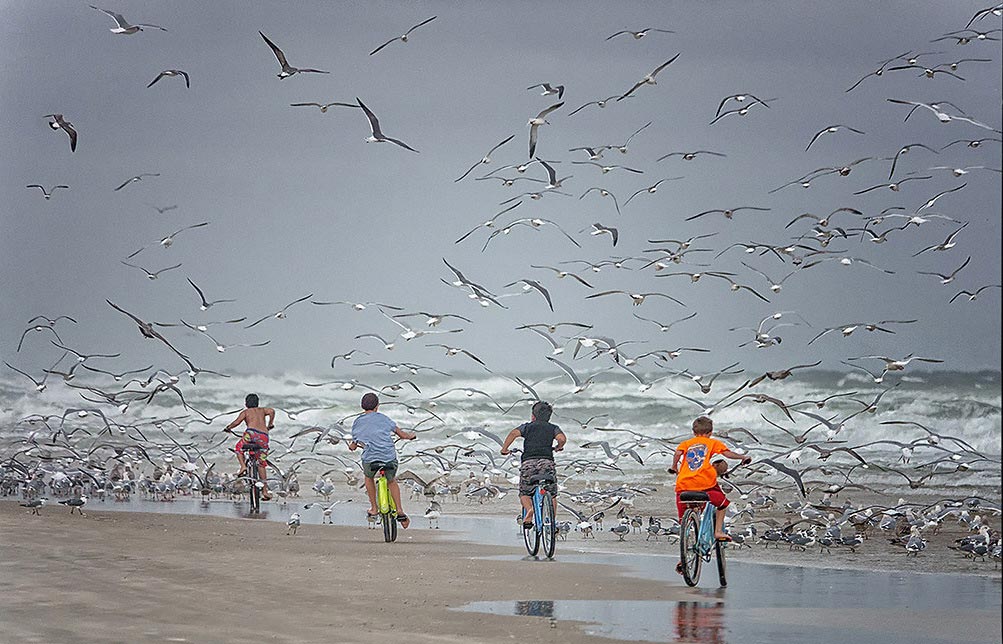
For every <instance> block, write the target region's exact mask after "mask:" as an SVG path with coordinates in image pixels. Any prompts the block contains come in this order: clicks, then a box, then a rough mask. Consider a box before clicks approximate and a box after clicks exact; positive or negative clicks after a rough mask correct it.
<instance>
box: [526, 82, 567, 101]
mask: <svg viewBox="0 0 1003 644" xmlns="http://www.w3.org/2000/svg"><path fill="white" fill-rule="evenodd" d="M537 87H542V88H543V91H542V92H540V96H553V95H554V94H557V100H561V98H562V97H563V96H564V85H556V86H554V87H551V86H550V83H538V84H536V85H530V86H529V87H527V88H526V89H527V90H531V89H536V88H537Z"/></svg>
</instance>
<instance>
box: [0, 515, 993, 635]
mask: <svg viewBox="0 0 1003 644" xmlns="http://www.w3.org/2000/svg"><path fill="white" fill-rule="evenodd" d="M217 503H219V504H225V505H228V506H232V505H233V504H232V503H229V502H226V501H218V502H217ZM163 505H165V506H166V505H170V504H163ZM110 507H112V504H107V505H104V506H102V505H101V504H100V503H94V504H89V505H88V507H87V508H86V510H85V511H86V514H85V516H78V515H70V514H69V512H68V511H67V510H66V508H64V507H62V506H55V505H50V506H46V507H44V508H43V509H42V516H31V515H30V514H29V513H28V511H27V510H26V509H24V508H21V507H19V506H17V505H16V503H14V502H12V501H3V502H0V535H3V538H2V546H3V552H4V556H3V558H2V561H0V587H2V588H3V592H2V593H0V633H2V634H3V635H2V636H0V641H3V642H46V643H50V642H51V643H67V644H72V643H77V642H185V641H188V642H236V641H244V640H247V639H257V640H261V641H269V642H330V641H338V642H383V641H387V640H388V639H389V638H393V639H394V640H397V641H402V642H457V641H476V642H489V643H490V642H511V641H513V640H522V639H529V640H538V639H539V638H541V637H551V636H552V637H554V638H557V639H559V641H562V642H609V641H611V638H612V640H614V641H635V640H637V639H644V638H647V639H652V640H654V641H694V642H695V641H701V642H707V641H709V642H716V643H724V642H732V643H734V642H747V641H757V637H760V636H762V635H763V634H764V633H770V634H771V638H772V639H773V640H774V641H777V642H793V641H799V638H801V637H803V633H804V632H805V630H806V629H808V630H810V629H812V628H814V627H815V625H816V624H828V628H840V627H842V626H847V625H848V624H852V628H856V629H864V630H863V631H861V633H862V635H861V636H867V637H891V639H886V640H881V639H877V640H871V639H866V637H865V638H864V639H860V640H859V641H895V642H898V641H917V642H918V641H922V642H938V643H939V642H953V641H992V637H994V635H993V634H997V635H998V633H999V627H1000V612H999V610H998V601H995V602H994V600H993V597H994V596H995V597H997V598H998V596H999V576H998V573H996V574H995V580H992V579H978V580H977V581H975V580H973V578H972V577H966V576H960V575H937V574H934V575H925V576H923V577H916V576H910V575H908V574H907V573H894V572H889V573H887V574H886V573H880V572H879V573H877V574H878V575H881V576H880V577H877V576H873V575H874V573H866V572H863V571H862V570H857V571H840V570H836V568H837V567H843V566H844V565H845V564H846V558H845V557H844V556H843V555H835V556H834V557H833V558H828V559H822V558H820V557H815V556H810V557H806V556H805V555H804V554H803V553H801V556H800V557H798V556H794V555H790V553H788V552H787V551H786V550H782V551H780V552H781V554H777V553H776V551H773V550H770V551H769V552H770V555H769V556H762V555H759V551H760V550H761V549H760V548H757V551H756V553H755V556H756V558H755V560H756V561H760V562H762V561H766V562H773V563H782V564H784V565H779V566H762V565H758V564H745V565H743V564H742V563H736V564H735V566H734V567H732V568H731V569H730V571H729V577H734V580H733V583H732V584H731V585H730V586H729V588H728V589H727V591H726V592H723V591H721V590H719V589H716V585H717V584H716V582H715V583H710V582H708V583H704V584H701V587H700V588H697V589H688V588H686V587H684V586H682V584H681V582H680V581H679V580H677V579H674V576H673V575H668V574H667V573H664V571H662V572H661V573H659V574H660V575H661V576H660V577H658V576H657V575H656V576H655V578H653V579H646V578H642V577H641V574H642V571H640V570H638V569H636V566H637V561H640V560H639V559H637V556H641V557H646V558H647V561H648V562H657V565H658V566H659V568H665V570H668V568H666V566H667V565H668V564H670V563H671V561H669V559H668V558H667V557H666V558H665V559H664V560H663V557H660V556H658V555H662V556H664V555H666V554H671V552H674V548H672V547H669V546H666V544H665V543H664V542H662V543H660V544H656V543H654V542H651V541H645V540H643V538H642V537H637V538H634V539H632V540H631V541H627V542H616V543H614V542H611V541H609V538H608V535H607V538H606V539H600V540H598V541H594V542H588V543H586V542H583V540H581V539H580V538H576V535H572V536H571V537H569V539H568V540H567V541H562V542H560V544H559V548H560V550H559V556H558V559H557V560H556V561H554V562H544V561H532V560H527V559H525V558H524V557H525V551H524V550H522V549H521V548H518V547H515V544H516V543H517V542H516V541H515V535H514V531H513V536H512V539H513V546H500V545H480V544H476V543H470V542H467V541H463V540H460V538H459V536H460V535H459V534H458V533H455V532H452V531H446V530H441V531H435V530H428V529H425V528H422V527H420V526H421V523H420V521H421V520H420V519H418V520H417V521H416V523H415V526H413V527H412V528H411V529H409V530H406V531H402V532H401V534H400V537H399V539H398V541H397V542H396V543H394V544H389V545H388V544H385V543H383V541H382V535H381V533H379V532H377V531H373V530H368V529H367V528H365V527H364V526H361V525H360V526H358V527H354V526H344V525H325V526H320V525H317V524H315V523H311V524H306V523H305V524H304V525H302V526H301V527H300V529H299V533H298V534H296V535H287V534H286V527H285V525H284V524H283V523H281V522H278V521H271V520H248V519H236V518H234V519H231V518H223V517H216V516H192V515H189V514H166V513H150V512H122V511H109V508H110ZM292 507H294V506H292V504H290V506H289V507H288V508H286V509H282V510H281V511H278V508H272V509H273V511H275V512H273V513H274V514H275V516H284V515H285V514H287V513H288V511H291V510H289V508H292ZM119 509H121V508H119ZM354 510H356V511H357V510H358V508H354ZM469 510H473V508H469ZM481 510H483V509H481ZM311 518H312V517H311ZM494 525H497V523H495V524H494ZM602 551H605V553H603V552H602ZM611 552H612V553H615V554H610V553H611ZM744 552H749V551H748V550H746V551H744ZM618 553H624V554H618ZM735 554H736V555H737V554H738V552H737V551H736V552H735ZM788 555H790V556H788ZM631 556H633V557H634V559H633V560H631ZM653 556H654V557H656V558H655V559H652V558H651V557H653ZM751 558H752V553H750V556H749V557H745V556H735V557H731V560H732V561H734V562H741V561H743V560H747V559H751ZM806 559H811V561H808V562H806ZM881 559H882V557H881V556H878V555H874V556H871V557H868V558H866V559H864V560H863V561H858V567H859V568H866V567H867V566H868V565H873V566H874V567H875V568H879V566H877V564H876V562H878V561H880V560H881ZM815 560H820V561H821V563H813V562H815ZM629 562H632V563H633V565H634V566H635V569H634V570H631V565H629ZM665 562H668V563H665ZM867 562H872V563H867ZM611 563H622V564H623V565H609V564H611ZM663 564H664V565H663ZM642 565H650V563H649V564H642ZM812 565H816V566H818V565H822V566H828V567H829V569H828V570H818V571H816V572H814V573H811V572H808V571H807V570H806V569H805V568H803V566H809V567H810V566H812ZM850 567H854V566H850ZM990 567H991V564H990ZM981 568H986V566H982V567H981ZM799 569H800V570H802V572H800V573H799V572H796V571H798V570H799ZM708 574H710V573H708ZM991 574H992V573H991ZM648 575H650V571H648ZM648 575H645V576H648ZM813 575H814V576H813ZM819 575H820V576H819ZM865 575H872V577H865ZM816 576H817V577H818V578H817V579H816ZM839 576H842V577H843V578H842V579H840V577H839ZM862 579H870V580H877V583H885V582H884V581H883V580H891V581H889V582H888V583H891V584H892V586H891V589H892V592H898V591H897V590H895V589H897V588H898V589H901V587H905V588H910V587H911V588H914V589H918V588H919V587H920V586H924V587H925V586H928V587H927V588H925V590H923V592H924V593H925V595H922V596H920V597H913V598H912V599H907V598H897V597H891V598H889V597H888V596H884V595H885V593H886V591H885V590H884V589H882V588H874V589H865V594H866V592H871V591H873V592H877V593H879V594H880V595H883V597H882V599H881V600H880V601H882V602H884V604H883V605H882V604H881V603H879V604H877V605H875V604H873V603H872V602H871V601H870V600H867V599H866V598H862V599H861V600H860V601H861V602H862V603H861V604H860V605H859V606H858V605H856V603H853V602H856V600H853V601H852V602H851V605H850V606H848V607H842V608H841V607H839V606H835V607H834V606H832V605H828V602H829V600H826V599H825V596H824V595H823V596H822V597H821V598H819V599H818V600H810V601H809V602H808V605H809V606H814V607H815V608H814V609H813V610H811V611H809V613H808V614H810V615H813V617H811V618H808V617H806V612H805V611H804V610H798V606H797V604H798V603H799V602H801V601H803V600H800V599H798V598H799V597H806V596H809V595H810V594H811V593H813V592H819V588H820V586H821V584H822V583H826V584H830V586H829V590H828V592H829V593H831V594H835V595H841V594H842V591H841V590H840V588H841V585H846V584H848V585H849V587H851V588H855V587H857V586H858V585H859V584H861V583H875V582H874V581H864V582H861V580H862ZM918 579H922V581H917V580H918ZM966 579H969V580H973V581H971V582H969V581H965V580H966ZM820 580H824V581H820ZM896 580H897V581H896ZM792 582H793V583H792ZM712 587H713V588H712ZM760 588H762V589H766V590H767V591H768V592H765V593H760V594H759V595H758V596H757V593H759V592H760V590H759V589H760ZM823 592H825V591H823ZM966 593H968V594H966ZM939 594H950V595H951V596H952V597H953V600H952V601H955V603H956V604H958V605H957V606H955V607H953V608H950V607H944V608H940V607H938V606H937V605H936V604H937V602H938V601H939V600H938V599H937V597H938V596H939ZM541 600H545V601H541ZM840 601H843V600H842V599H841V600H840ZM517 602H529V604H528V605H529V606H530V611H532V610H533V608H532V605H533V604H540V603H545V604H549V605H550V608H549V610H550V611H551V612H550V613H547V614H549V615H550V616H551V617H552V618H551V619H549V620H548V619H541V617H539V616H536V617H533V616H525V615H524V616H515V615H513V611H512V610H511V608H509V609H505V606H506V605H507V604H516V603H517ZM816 602H817V603H816ZM931 603H932V604H933V605H927V604H931ZM994 603H995V604H997V607H996V609H995V610H994V609H993V608H992V606H993V604H994ZM471 604H473V605H474V609H475V610H481V612H469V611H463V610H458V609H461V608H463V607H464V606H468V605H471ZM555 604H556V605H557V610H556V611H554V609H553V606H554V605H555ZM562 604H563V606H562ZM576 605H577V606H578V609H579V610H578V612H577V613H571V616H570V617H569V616H568V615H567V614H562V610H561V609H562V607H563V608H565V609H567V608H568V606H570V607H572V608H574V607H575V606H576ZM614 605H615V607H614ZM582 606H584V607H585V609H586V610H585V615H587V617H582V616H581V615H582V610H581V608H582ZM590 606H594V607H605V606H609V607H610V609H611V610H620V611H621V613H622V612H623V611H628V612H627V613H626V617H624V616H623V614H621V616H620V617H619V618H618V619H620V622H619V626H617V624H616V623H614V625H613V627H610V626H609V620H610V619H614V620H615V619H617V618H616V617H613V618H611V617H610V615H609V614H606V613H605V612H603V611H601V610H599V608H592V609H591V610H592V611H593V613H594V614H595V617H594V619H589V618H591V617H592V614H593V613H589V612H588V611H589V610H590V609H589V607H590ZM802 608H803V606H802ZM725 610H727V611H729V612H728V614H729V615H730V616H731V617H729V618H728V619H725V612H724V611H725ZM498 611H500V612H498ZM630 611H633V612H630ZM693 611H696V612H695V613H694V612H693ZM492 612H497V614H490V613H492ZM651 612H656V613H658V612H660V613H663V615H661V616H659V615H655V616H654V617H653V616H652V615H650V614H648V613H651ZM565 613H567V611H566V610H565ZM530 614H533V613H532V612H531V613H530ZM536 614H537V615H539V613H536ZM694 615H695V617H694ZM635 616H636V617H635ZM635 619H636V620H637V621H644V620H648V621H651V620H653V619H654V620H655V622H654V623H653V625H652V626H651V630H649V631H645V630H640V631H638V630H633V631H632V630H622V631H621V632H622V633H623V636H622V637H621V638H619V639H618V638H617V637H616V634H617V632H618V629H622V628H624V626H623V624H625V623H626V624H628V625H629V624H630V623H631V622H632V621H635ZM658 620H663V621H664V623H662V622H659V621H658ZM586 622H594V623H598V624H600V625H603V624H606V625H607V626H606V629H605V630H604V631H603V634H604V636H603V637H598V636H594V635H590V634H589V632H587V631H588V628H587V627H588V624H587V623H586ZM746 623H748V624H752V625H753V626H752V627H754V628H755V629H758V630H753V631H751V632H745V628H746V627H745V626H742V624H746ZM726 624H727V626H726ZM593 625H594V624H593ZM750 628H751V627H750ZM653 631H655V632H653ZM853 632H854V631H852V630H850V631H846V633H847V634H848V636H850V635H852V633H853ZM773 633H776V637H772V634H773ZM882 634H884V635H882ZM914 636H919V637H920V638H921V639H918V640H917V639H914ZM924 637H925V638H927V639H922V638H924ZM750 638H751V639H750ZM986 638H989V639H988V640H987V639H986Z"/></svg>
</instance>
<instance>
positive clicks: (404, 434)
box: [394, 427, 418, 441]
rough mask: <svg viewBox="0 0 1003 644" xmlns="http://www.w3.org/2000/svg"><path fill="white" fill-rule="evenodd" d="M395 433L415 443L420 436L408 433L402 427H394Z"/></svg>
mask: <svg viewBox="0 0 1003 644" xmlns="http://www.w3.org/2000/svg"><path fill="white" fill-rule="evenodd" d="M394 433H395V434H397V435H398V436H400V437H401V438H403V439H404V440H406V441H413V440H414V439H416V438H418V435H417V434H415V433H414V432H406V431H404V430H403V429H401V428H400V427H394Z"/></svg>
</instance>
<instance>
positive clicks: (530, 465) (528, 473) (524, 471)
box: [519, 458, 557, 496]
mask: <svg viewBox="0 0 1003 644" xmlns="http://www.w3.org/2000/svg"><path fill="white" fill-rule="evenodd" d="M539 474H544V475H546V476H547V477H549V478H550V479H551V480H553V481H554V482H553V483H548V484H546V485H545V486H544V487H545V488H546V489H547V491H548V492H550V493H551V494H552V495H554V496H557V466H556V465H554V461H552V460H550V459H548V458H531V459H529V460H525V461H523V462H522V465H520V466H519V495H520V496H533V491H534V490H535V489H536V484H535V483H530V480H531V479H532V478H533V477H534V476H536V475H539Z"/></svg>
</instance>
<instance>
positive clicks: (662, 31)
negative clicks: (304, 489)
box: [606, 27, 676, 40]
mask: <svg viewBox="0 0 1003 644" xmlns="http://www.w3.org/2000/svg"><path fill="white" fill-rule="evenodd" d="M651 32H655V33H660V34H674V33H676V32H674V31H672V30H671V29H656V28H654V27H646V28H644V29H641V30H640V31H631V30H630V29H623V30H622V31H618V32H616V33H615V34H611V35H609V36H607V37H606V40H613V39H614V38H616V37H617V36H623V35H625V34H630V35H631V36H633V37H634V40H640V39H641V38H644V37H645V36H647V35H648V34H649V33H651Z"/></svg>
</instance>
